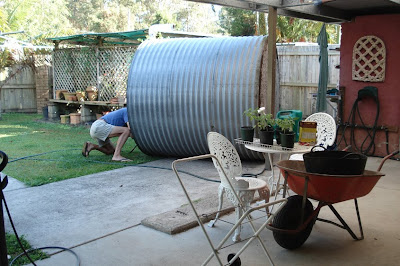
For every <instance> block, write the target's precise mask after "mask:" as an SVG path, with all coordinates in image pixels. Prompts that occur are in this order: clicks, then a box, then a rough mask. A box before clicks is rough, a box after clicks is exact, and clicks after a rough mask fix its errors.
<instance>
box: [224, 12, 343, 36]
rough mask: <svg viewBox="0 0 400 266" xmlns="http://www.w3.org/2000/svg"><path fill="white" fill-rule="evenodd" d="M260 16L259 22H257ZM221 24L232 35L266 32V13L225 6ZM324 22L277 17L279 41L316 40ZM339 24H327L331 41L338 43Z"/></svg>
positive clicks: (261, 33) (263, 33)
mask: <svg viewBox="0 0 400 266" xmlns="http://www.w3.org/2000/svg"><path fill="white" fill-rule="evenodd" d="M257 17H258V23H257ZM220 26H221V28H222V29H223V30H224V33H226V34H229V35H231V36H249V35H254V34H255V33H256V31H255V29H256V28H257V33H258V34H259V35H265V34H266V26H267V25H266V24H265V14H264V13H262V14H261V13H260V14H258V16H257V13H256V12H255V11H249V10H243V9H237V8H232V7H223V8H222V10H221V13H220ZM321 27H322V22H315V21H310V20H305V19H297V18H291V17H285V16H278V18H277V41H278V42H304V41H306V42H316V40H317V37H318V33H319V31H320V29H321ZM338 27H339V26H336V25H327V32H328V35H329V37H330V38H329V42H330V43H338V33H339V30H338Z"/></svg>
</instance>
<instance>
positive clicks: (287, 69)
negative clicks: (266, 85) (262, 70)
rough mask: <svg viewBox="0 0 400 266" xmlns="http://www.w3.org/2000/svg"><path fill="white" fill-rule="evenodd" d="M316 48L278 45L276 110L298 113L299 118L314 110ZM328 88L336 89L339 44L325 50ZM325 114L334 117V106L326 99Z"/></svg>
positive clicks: (316, 71)
mask: <svg viewBox="0 0 400 266" xmlns="http://www.w3.org/2000/svg"><path fill="white" fill-rule="evenodd" d="M319 50H320V49H319V46H318V45H317V44H310V45H301V46H300V45H290V44H285V45H278V46H277V51H278V68H279V82H280V101H279V104H280V110H301V111H302V112H303V117H307V116H309V115H310V114H312V113H314V112H315V111H316V109H315V103H316V97H315V95H316V93H317V90H318V79H319V68H320V65H319ZM328 62H329V63H328V67H329V78H328V89H332V88H336V85H337V84H338V82H339V69H337V68H335V66H337V65H339V64H340V52H339V45H329V47H328ZM327 106H328V110H327V112H328V113H329V114H331V115H332V116H334V117H335V116H336V115H335V114H336V109H337V104H336V102H331V101H330V100H329V99H328V104H327Z"/></svg>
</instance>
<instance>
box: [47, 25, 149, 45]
mask: <svg viewBox="0 0 400 266" xmlns="http://www.w3.org/2000/svg"><path fill="white" fill-rule="evenodd" d="M148 33H149V30H148V29H146V30H136V31H125V32H109V33H83V34H78V35H70V36H63V37H54V38H49V39H48V40H50V41H53V42H54V43H55V44H56V45H57V44H59V43H61V42H62V43H68V44H75V45H99V46H102V45H139V44H140V43H141V40H143V39H146V37H147V35H148Z"/></svg>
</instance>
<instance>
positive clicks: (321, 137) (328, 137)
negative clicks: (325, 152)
mask: <svg viewBox="0 0 400 266" xmlns="http://www.w3.org/2000/svg"><path fill="white" fill-rule="evenodd" d="M305 121H307V122H317V143H316V144H317V145H322V146H323V147H324V148H327V147H328V146H331V145H333V144H334V143H335V139H336V122H335V119H333V117H332V116H330V115H329V114H327V113H322V112H321V113H315V114H312V115H310V116H309V117H307V118H306V120H305Z"/></svg>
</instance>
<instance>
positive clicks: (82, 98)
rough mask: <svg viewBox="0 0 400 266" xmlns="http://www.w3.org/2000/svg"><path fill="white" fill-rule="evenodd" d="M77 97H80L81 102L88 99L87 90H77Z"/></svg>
mask: <svg viewBox="0 0 400 266" xmlns="http://www.w3.org/2000/svg"><path fill="white" fill-rule="evenodd" d="M76 97H77V98H78V101H80V102H83V101H85V100H86V99H85V97H86V96H85V92H83V91H77V92H76Z"/></svg>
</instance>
